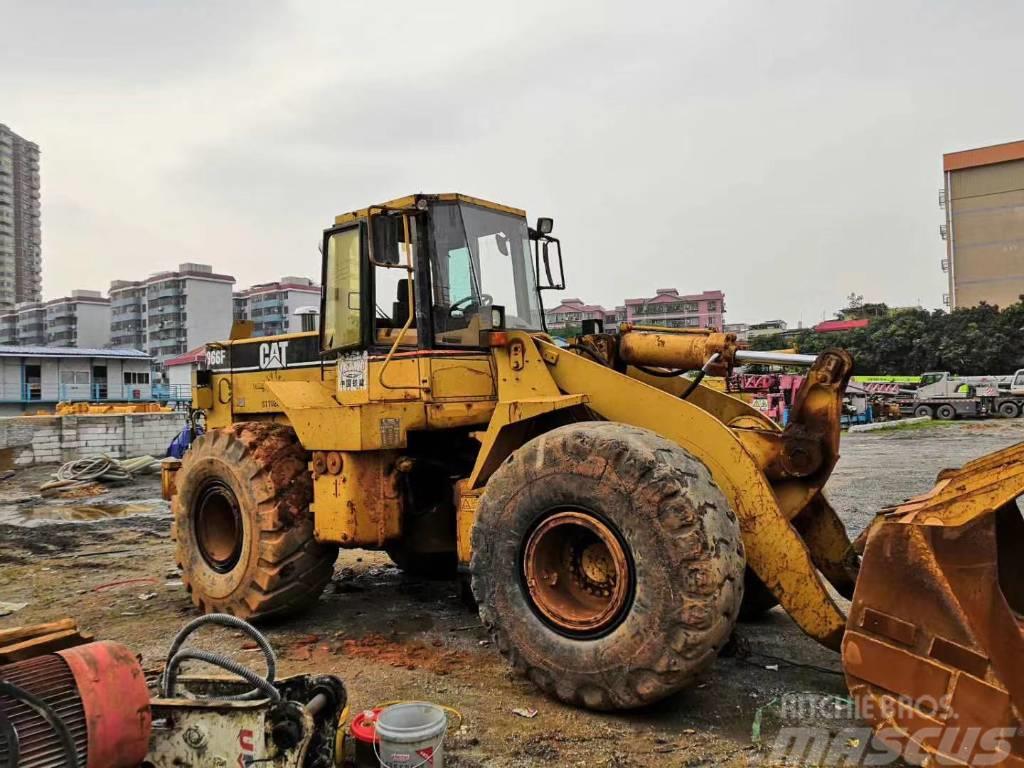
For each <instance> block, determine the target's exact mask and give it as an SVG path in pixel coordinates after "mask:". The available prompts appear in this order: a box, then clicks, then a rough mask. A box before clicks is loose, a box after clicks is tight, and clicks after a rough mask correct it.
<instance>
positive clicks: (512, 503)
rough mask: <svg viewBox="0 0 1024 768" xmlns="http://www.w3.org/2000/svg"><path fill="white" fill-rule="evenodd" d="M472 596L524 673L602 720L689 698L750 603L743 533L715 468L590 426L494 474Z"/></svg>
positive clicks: (634, 433)
mask: <svg viewBox="0 0 1024 768" xmlns="http://www.w3.org/2000/svg"><path fill="white" fill-rule="evenodd" d="M471 570H472V586H473V594H474V595H475V597H476V600H477V602H478V604H479V606H480V616H481V618H482V620H483V622H484V624H485V625H486V626H487V628H488V629H489V630H490V632H491V634H492V636H493V637H494V639H495V642H496V644H497V646H498V648H499V650H501V652H502V653H503V654H505V655H506V656H507V657H508V659H509V661H510V662H511V665H512V667H513V670H514V671H515V672H516V673H518V674H519V675H522V676H524V677H527V678H529V679H530V680H531V681H533V683H534V684H536V685H537V686H538V687H539V688H541V689H542V690H544V691H545V692H546V693H548V694H550V695H552V696H554V697H556V698H558V699H560V700H562V701H564V702H567V703H571V704H575V705H581V706H585V707H588V708H591V709H599V710H611V709H626V708H632V707H639V706H643V705H645V704H649V703H651V702H654V701H657V700H659V699H661V698H664V697H665V696H668V695H669V694H671V693H674V692H675V691H678V690H680V689H682V688H684V687H686V686H687V685H689V684H690V683H691V682H692V681H693V679H694V678H695V677H696V675H697V674H698V673H699V672H701V671H703V670H704V669H706V668H707V667H708V666H709V665H710V664H711V663H712V661H713V660H714V659H715V657H716V656H717V654H718V651H719V650H720V649H721V648H722V646H723V645H724V644H725V643H726V641H727V640H728V639H729V636H730V634H731V632H732V629H733V626H734V625H735V622H736V617H737V614H738V613H739V609H740V603H741V601H742V597H743V570H744V555H743V544H742V540H741V536H740V530H739V525H738V523H737V521H736V517H735V515H734V514H733V512H732V510H731V509H730V508H729V505H728V502H727V501H726V499H725V496H724V495H723V494H722V492H721V491H720V490H719V489H718V487H717V486H716V485H715V483H714V481H713V480H712V479H711V475H710V473H709V472H708V470H707V468H706V467H705V466H704V465H703V464H702V463H701V462H700V461H699V460H697V459H696V458H695V457H694V456H692V455H691V454H689V453H688V452H687V451H685V450H684V449H683V448H681V447H680V446H678V445H676V444H675V443H671V442H669V441H667V440H664V439H662V438H661V437H659V436H658V435H656V434H654V433H653V432H649V431H647V430H644V429H637V428H634V427H628V426H624V425H622V424H616V423H610V422H584V423H577V424H572V425H568V426H564V427H559V428H557V429H554V430H552V431H550V432H548V433H546V434H544V435H541V436H540V437H537V438H535V439H534V440H531V441H530V442H528V443H527V444H526V445H524V446H523V447H522V448H520V449H519V450H517V451H516V452H515V453H513V454H512V456H511V457H510V458H509V459H508V460H507V461H506V462H505V463H504V464H503V465H502V466H501V467H500V468H499V469H498V470H497V471H496V472H495V473H494V475H493V476H492V477H491V478H490V480H489V481H488V482H487V487H486V489H485V491H484V494H483V496H482V497H481V500H480V508H479V516H478V518H477V522H476V526H475V528H474V531H473V558H472V565H471Z"/></svg>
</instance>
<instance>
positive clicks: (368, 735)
mask: <svg viewBox="0 0 1024 768" xmlns="http://www.w3.org/2000/svg"><path fill="white" fill-rule="evenodd" d="M383 711H384V708H383V707H374V708H373V709H367V710H364V711H362V712H360V713H359V714H358V715H356V716H355V717H354V718H353V719H352V725H351V726H350V730H351V733H352V739H353V740H354V741H355V744H356V766H357V768H376V766H378V765H380V760H379V759H378V758H377V755H376V751H377V750H376V749H375V745H376V743H377V718H378V717H380V713H381V712H383Z"/></svg>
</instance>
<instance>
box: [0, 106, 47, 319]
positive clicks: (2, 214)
mask: <svg viewBox="0 0 1024 768" xmlns="http://www.w3.org/2000/svg"><path fill="white" fill-rule="evenodd" d="M41 291H42V235H41V229H40V223H39V147H38V146H37V145H36V144H33V143H32V142H31V141H28V140H26V139H23V138H22V137H21V136H19V135H18V134H16V133H14V132H13V131H12V130H11V129H10V128H8V127H7V126H6V125H3V124H2V123H0V311H4V310H12V309H14V308H15V306H16V305H17V304H19V303H21V302H35V301H39V299H40V296H41Z"/></svg>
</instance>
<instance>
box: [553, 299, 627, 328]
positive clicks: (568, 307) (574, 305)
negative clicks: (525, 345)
mask: <svg viewBox="0 0 1024 768" xmlns="http://www.w3.org/2000/svg"><path fill="white" fill-rule="evenodd" d="M625 314H626V308H625V307H616V308H615V309H605V308H604V307H602V306H601V305H600V304H584V303H583V300H582V299H562V303H561V304H559V305H558V306H557V307H554V308H553V309H546V310H544V322H545V324H546V325H547V327H548V330H550V331H559V330H565V329H567V328H579V326H580V324H581V323H582V322H583V321H584V320H601V321H603V322H604V325H605V328H606V329H608V330H612V326H614V325H616V324H617V323H619V322H621V321H622V320H623V319H625Z"/></svg>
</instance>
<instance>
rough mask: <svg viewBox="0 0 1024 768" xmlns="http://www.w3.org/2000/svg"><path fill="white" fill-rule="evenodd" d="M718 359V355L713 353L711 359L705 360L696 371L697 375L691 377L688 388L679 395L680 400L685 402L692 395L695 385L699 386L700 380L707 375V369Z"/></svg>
mask: <svg viewBox="0 0 1024 768" xmlns="http://www.w3.org/2000/svg"><path fill="white" fill-rule="evenodd" d="M718 357H719V355H718V353H717V352H715V354H713V355H712V356H711V357H709V358H708V359H707V362H706V363H704V365H703V367H702V368H701V369H700V370H699V371H697V375H696V376H694V377H693V381H691V382H690V386H688V387H687V388H686V390H685V391H684V392H683V393H682V394H681V395H679V397H680V399H682V400H685V399H686V398H688V397H689V396H690V395H692V394H693V390H695V389H696V388H697V385H698V384H700V382H701V380H702V379H703V378H704V377H705V376H707V375H708V368H710V367H711V366H712V365H714V364H715V362H716V361H717V360H718Z"/></svg>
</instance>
